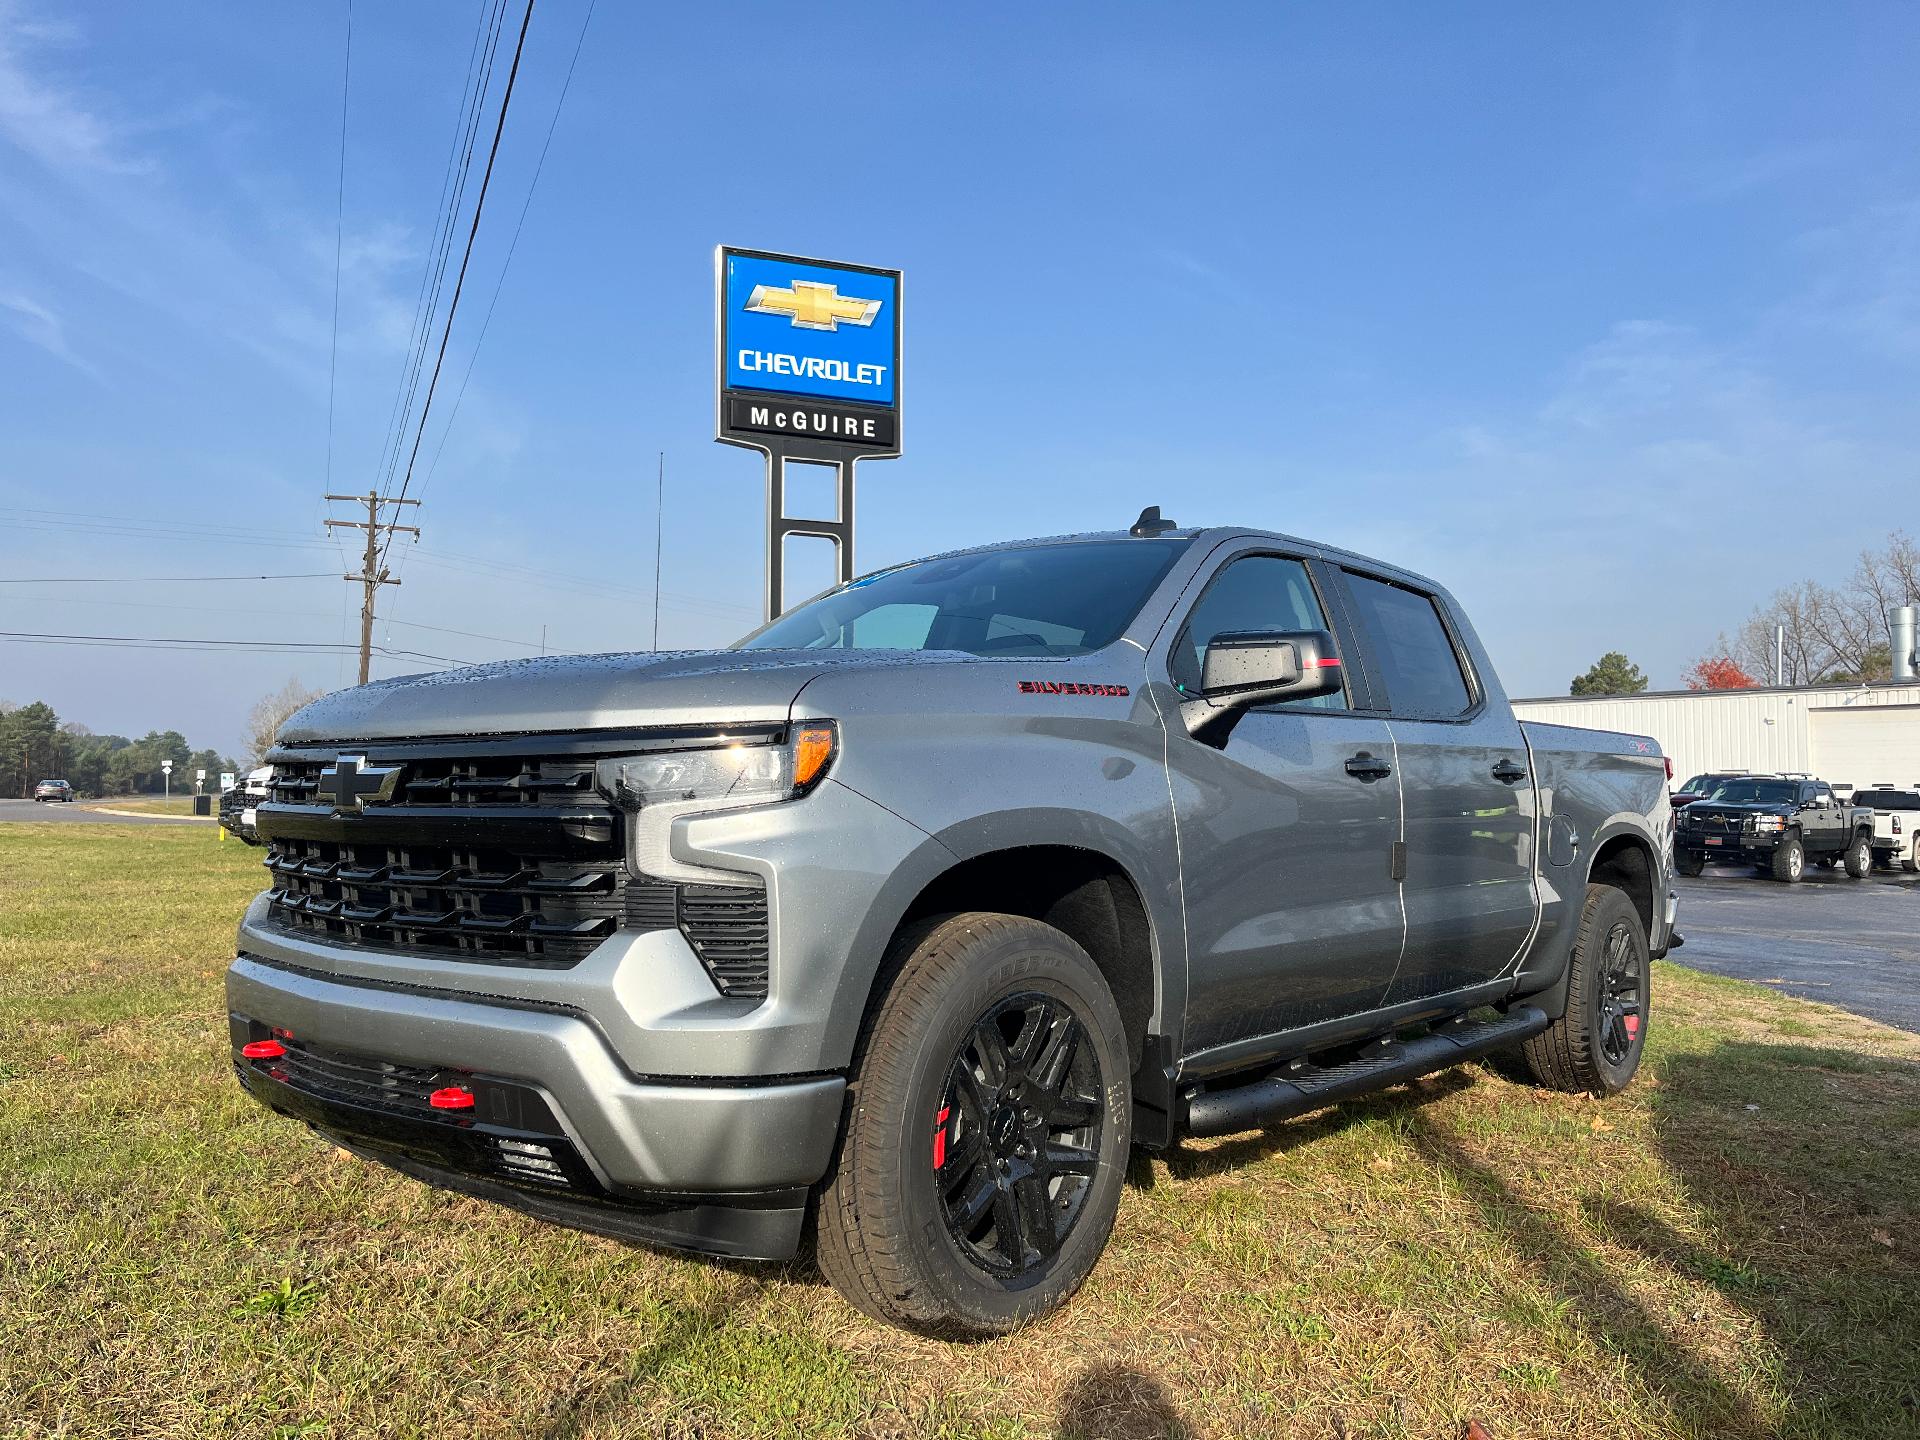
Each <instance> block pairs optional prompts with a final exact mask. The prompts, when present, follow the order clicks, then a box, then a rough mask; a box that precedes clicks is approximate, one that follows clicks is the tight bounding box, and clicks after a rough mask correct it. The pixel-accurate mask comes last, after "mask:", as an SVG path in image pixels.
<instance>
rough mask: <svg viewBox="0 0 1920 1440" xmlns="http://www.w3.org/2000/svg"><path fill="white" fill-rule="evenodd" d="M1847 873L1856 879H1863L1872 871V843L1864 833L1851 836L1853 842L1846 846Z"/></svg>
mask: <svg viewBox="0 0 1920 1440" xmlns="http://www.w3.org/2000/svg"><path fill="white" fill-rule="evenodd" d="M1846 863H1847V874H1849V875H1851V876H1852V877H1853V878H1854V879H1856V880H1864V879H1866V878H1867V877H1868V876H1869V875H1871V874H1872V873H1873V844H1872V842H1871V841H1869V840H1868V839H1867V837H1866V836H1864V835H1856V836H1854V837H1853V843H1852V844H1851V845H1849V846H1847V859H1846Z"/></svg>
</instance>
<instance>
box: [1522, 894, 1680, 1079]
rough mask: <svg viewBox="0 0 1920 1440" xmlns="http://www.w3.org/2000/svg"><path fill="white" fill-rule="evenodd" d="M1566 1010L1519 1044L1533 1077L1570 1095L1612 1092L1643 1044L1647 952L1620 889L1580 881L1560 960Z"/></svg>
mask: <svg viewBox="0 0 1920 1440" xmlns="http://www.w3.org/2000/svg"><path fill="white" fill-rule="evenodd" d="M1567 965H1568V976H1567V1008H1566V1010H1565V1012H1564V1013H1562V1015H1561V1016H1560V1018H1559V1019H1557V1020H1555V1021H1554V1022H1553V1024H1551V1025H1549V1026H1548V1027H1547V1028H1546V1029H1545V1030H1543V1031H1541V1032H1540V1033H1539V1034H1538V1035H1535V1036H1533V1037H1532V1038H1531V1039H1529V1040H1527V1041H1525V1042H1523V1044H1522V1045H1521V1051H1520V1053H1521V1056H1522V1058H1523V1059H1524V1060H1525V1062H1526V1067H1527V1071H1528V1073H1529V1074H1531V1075H1532V1076H1533V1079H1534V1082H1535V1083H1536V1084H1539V1085H1543V1086H1545V1087H1546V1088H1547V1089H1549V1090H1566V1091H1569V1092H1572V1093H1574V1094H1582V1093H1584V1094H1588V1095H1603V1096H1604V1095H1617V1094H1619V1093H1620V1092H1621V1091H1622V1090H1624V1089H1626V1088H1627V1085H1628V1084H1629V1083H1630V1082H1631V1081H1632V1079H1633V1077H1634V1074H1635V1072H1636V1071H1638V1070H1639V1068H1640V1054H1641V1051H1642V1049H1643V1048H1644V1047H1645V1045H1646V1043H1647V1016H1648V1014H1649V1010H1650V999H1651V995H1650V990H1651V985H1650V981H1651V976H1652V967H1653V962H1652V955H1651V952H1650V951H1649V949H1648V945H1647V930H1646V926H1645V924H1644V923H1643V922H1642V921H1641V919H1640V911H1639V910H1638V909H1637V908H1636V907H1635V905H1634V903H1633V900H1632V898H1631V897H1629V896H1628V894H1627V893H1626V891H1624V890H1619V889H1616V888H1615V887H1613V886H1611V885H1589V886H1587V894H1586V899H1585V900H1584V901H1583V902H1582V904H1581V906H1580V922H1579V929H1578V930H1577V931H1576V932H1575V934H1574V939H1573V954H1572V956H1571V957H1570V958H1569V959H1568V961H1567Z"/></svg>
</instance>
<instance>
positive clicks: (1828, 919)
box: [1671, 865, 1920, 1031]
mask: <svg viewBox="0 0 1920 1440" xmlns="http://www.w3.org/2000/svg"><path fill="white" fill-rule="evenodd" d="M1679 889H1680V914H1679V918H1678V920H1677V921H1676V922H1675V927H1674V928H1676V929H1677V930H1679V932H1680V933H1681V934H1682V935H1683V936H1685V937H1686V941H1687V943H1686V945H1685V946H1684V947H1682V948H1681V949H1679V950H1676V951H1674V953H1673V955H1672V957H1671V958H1672V959H1673V960H1675V961H1677V962H1678V963H1680V964H1682V965H1690V966H1692V967H1693V968H1694V969H1696V970H1705V971H1707V972H1709V973H1710V974H1714V975H1730V976H1733V977H1735V978H1737V979H1740V980H1758V981H1760V982H1761V983H1763V984H1766V985H1769V986H1771V987H1773V988H1774V989H1777V990H1781V991H1784V992H1785V993H1786V994H1789V995H1800V996H1803V997H1805V998H1806V999H1808V1000H1820V1001H1824V1002H1825V1003H1826V1004H1829V1005H1839V1006H1841V1007H1843V1008H1844V1009H1847V1010H1851V1011H1853V1012H1855V1013H1856V1014H1859V1015H1866V1016H1869V1017H1871V1018H1872V1019H1875V1020H1880V1021H1884V1022H1885V1023H1886V1024H1889V1025H1898V1026H1899V1027H1900V1028H1901V1029H1903V1030H1913V1031H1920V876H1914V875H1905V874H1900V875H1893V874H1886V873H1883V872H1880V871H1875V872H1874V875H1873V878H1871V879H1868V880H1849V879H1848V878H1847V877H1846V876H1845V875H1843V874H1840V873H1839V872H1837V871H1828V870H1810V871H1808V872H1807V876H1806V878H1805V879H1804V880H1802V881H1801V882H1800V883H1799V884H1798V885H1783V884H1781V883H1780V882H1778V881H1777V880H1771V879H1762V878H1760V877H1759V876H1758V875H1757V874H1755V872H1754V871H1752V870H1750V869H1742V868H1736V867H1733V866H1720V865H1715V866H1709V867H1708V869H1707V872H1706V874H1704V875H1702V876H1700V877H1699V878H1698V879H1696V880H1689V879H1687V878H1685V877H1684V876H1683V877H1681V879H1680V882H1679Z"/></svg>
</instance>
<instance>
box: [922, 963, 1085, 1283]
mask: <svg viewBox="0 0 1920 1440" xmlns="http://www.w3.org/2000/svg"><path fill="white" fill-rule="evenodd" d="M1104 1078H1105V1077H1103V1076H1102V1074H1101V1072H1100V1059H1099V1056H1098V1055H1097V1054H1095V1052H1094V1048H1093V1046H1091V1045H1089V1044H1087V1043H1086V1032H1085V1027H1084V1026H1083V1025H1082V1024H1081V1022H1080V1021H1079V1020H1078V1019H1077V1018H1075V1016H1074V1014H1073V1012H1072V1010H1070V1009H1069V1008H1068V1007H1067V1005H1066V1004H1065V1002H1063V1001H1062V1000H1060V999H1059V998H1057V997H1055V996H1052V995H1045V994H1040V993H1038V992H1029V993H1026V994H1020V995H1010V996H1008V997H1007V998H1006V999H1004V1000H1001V1001H999V1002H998V1003H996V1004H995V1005H994V1006H993V1007H992V1008H991V1009H989V1010H988V1011H987V1012H986V1013H985V1014H984V1015H982V1016H981V1017H980V1018H979V1019H978V1020H976V1021H975V1022H974V1025H973V1029H972V1030H971V1032H970V1033H969V1034H968V1036H967V1038H966V1040H965V1042H964V1043H963V1044H962V1045H961V1047H960V1051H959V1053H958V1054H957V1055H956V1056H954V1059H953V1064H952V1065H951V1067H950V1068H949V1070H948V1076H947V1085H946V1089H945V1091H944V1092H943V1093H942V1095H941V1098H940V1108H939V1110H938V1111H937V1112H936V1113H935V1115H934V1129H933V1169H934V1176H935V1187H936V1190H937V1193H938V1194H939V1197H940V1210H941V1215H942V1218H943V1219H944V1220H945V1222H946V1227H947V1234H948V1235H949V1236H950V1237H951V1238H952V1240H953V1242H954V1243H955V1244H956V1245H957V1246H958V1247H959V1248H960V1252H961V1253H962V1254H963V1255H964V1256H965V1257H966V1258H967V1259H968V1260H969V1261H971V1262H972V1263H973V1264H975V1265H977V1266H979V1267H980V1268H981V1269H982V1270H985V1271H986V1272H988V1273H989V1274H991V1275H994V1276H996V1277H998V1278H1000V1279H1003V1280H1005V1279H1015V1278H1018V1277H1020V1276H1022V1275H1025V1274H1026V1273H1027V1272H1028V1271H1031V1270H1034V1269H1036V1268H1037V1267H1040V1266H1042V1265H1044V1264H1046V1263H1047V1261H1048V1260H1050V1259H1051V1258H1052V1257H1053V1256H1054V1255H1055V1254H1056V1253H1057V1252H1058V1251H1059V1249H1060V1247H1061V1245H1062V1244H1063V1243H1064V1242H1065V1241H1066V1238H1067V1236H1068V1234H1069V1232H1071V1231H1072V1229H1073V1227H1074V1224H1075V1222H1076V1221H1078V1220H1079V1218H1080V1213H1081V1210H1082V1208H1083V1207H1084V1205H1085V1202H1086V1198H1087V1192H1088V1189H1089V1187H1090V1186H1091V1185H1092V1182H1093V1175H1094V1172H1095V1170H1096V1169H1097V1168H1098V1167H1099V1163H1100V1140H1101V1136H1100V1131H1101V1118H1102V1113H1101V1103H1100V1095H1101V1093H1102V1090H1103V1088H1104V1085H1103V1082H1104Z"/></svg>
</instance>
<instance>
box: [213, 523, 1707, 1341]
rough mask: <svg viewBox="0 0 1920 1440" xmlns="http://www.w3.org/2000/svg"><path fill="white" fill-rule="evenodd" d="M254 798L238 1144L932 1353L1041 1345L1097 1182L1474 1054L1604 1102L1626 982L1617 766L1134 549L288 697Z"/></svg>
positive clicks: (1426, 605)
mask: <svg viewBox="0 0 1920 1440" xmlns="http://www.w3.org/2000/svg"><path fill="white" fill-rule="evenodd" d="M270 760H271V764H272V769H273V773H272V776H271V779H270V782H269V792H270V793H269V795H268V796H267V798H266V799H264V800H263V801H262V803H261V804H260V806H259V809H258V815H257V824H258V828H259V832H260V835H261V837H262V838H263V839H264V841H265V842H266V860H265V864H266V867H267V869H268V871H269V873H270V876H271V888H270V889H268V890H267V891H266V892H265V893H264V894H262V895H260V896H259V897H258V898H257V899H256V900H255V901H254V902H253V903H252V905H251V906H250V907H249V909H248V910H247V912H246V916H245V918H244V920H243V921H242V923H241V925H240V930H239V940H238V952H239V953H238V957H237V958H236V959H235V961H234V963H233V966H232V968H231V969H230V971H229V972H228V976H227V1004H228V1009H229V1012H230V1023H231V1038H232V1056H233V1062H234V1065H235V1067H236V1070H237V1072H238V1076H239V1080H240V1083H241V1084H242V1085H244V1086H245V1087H246V1089H247V1090H248V1091H250V1092H251V1093H252V1094H253V1095H254V1096H255V1097H256V1098H257V1099H258V1100H260V1101H261V1102H263V1103H264V1104H266V1105H267V1106H269V1107H271V1108H272V1109H274V1110H276V1111H279V1112H281V1113H283V1114H285V1115H288V1116H291V1117H293V1118H296V1119H298V1120H301V1121H304V1122H305V1123H306V1124H308V1125H309V1126H311V1127H312V1128H313V1129H314V1130H316V1131H318V1132H319V1133H320V1134H321V1135H322V1136H324V1137H325V1138H326V1139H327V1140H329V1141H331V1142H333V1143H335V1144H337V1145H340V1146H343V1147H345V1148H346V1149H348V1150H351V1151H353V1152H356V1153H358V1154H359V1155H361V1156H364V1157H366V1158H368V1159H371V1160H375V1161H378V1162H380V1163H382V1164H385V1165H388V1166H391V1167H392V1168H394V1169H396V1170H398V1171H401V1172H403V1173H405V1174H407V1175H410V1176H413V1177H416V1178H417V1179H420V1180H422V1181H425V1182H427V1183H429V1184H432V1185H436V1186H440V1187H444V1188H446V1189H449V1190H453V1191H458V1192H462V1193H465V1194H467V1195H472V1196H480V1197H485V1198H487V1199H490V1200H493V1201H498V1202H500V1203H503V1204H505V1205H508V1206H513V1207H516V1208H518V1209H520V1210H522V1211H525V1212H528V1213H530V1214H532V1215H535V1216H538V1217H541V1218H544V1219H546V1220H550V1221H555V1222H559V1223H562V1224H567V1225H572V1226H576V1227H580V1228H584V1229H587V1230H592V1231H597V1232H600V1233H603V1234H607V1235H612V1236H616V1237H622V1238H625V1239H629V1240H634V1241H640V1242H644V1243H650V1244H657V1245H664V1246H671V1247H679V1248H683V1249H690V1250H695V1251H704V1252H708V1253H713V1254H719V1255H727V1256H736V1257H748V1258H763V1259H781V1258H785V1257H789V1256H792V1255H794V1254H795V1253H796V1252H798V1251H800V1250H802V1249H803V1247H810V1248H811V1249H812V1250H813V1252H814V1253H815V1254H816V1255H817V1259H818V1263H819V1265H820V1268H821V1269H822V1271H823V1272H824V1273H825V1275H826V1276H827V1277H828V1278H829V1279H830V1280H831V1281H832V1282H833V1283H834V1284H835V1285H836V1286H837V1287H838V1288H839V1289H840V1291H841V1292H842V1293H843V1294H844V1295H845V1296H846V1298H847V1299H848V1300H849V1301H851V1302H852V1303H853V1304H855V1305H856V1306H858V1307H860V1308H861V1309H863V1310H865V1311H867V1312H868V1313H870V1314H872V1315H874V1316H876V1317H879V1318H881V1319H883V1320H886V1321H890V1322H893V1323H897V1324H901V1325H905V1326H908V1327H911V1328H915V1329H918V1330H921V1331H923V1332H926V1333H932V1334H940V1335H949V1336H980V1335H990V1334H998V1333H1002V1332H1004V1331H1007V1330H1009V1329H1011V1328H1013V1327H1014V1326H1016V1325H1018V1324H1020V1323H1022V1322H1024V1321H1026V1320H1029V1319H1031V1318H1033V1317H1034V1316H1037V1315H1040V1314H1042V1313H1045V1312H1046V1311H1048V1310H1050V1309H1051V1308H1053V1307H1055V1306H1057V1305H1059V1304H1061V1303H1063V1302H1064V1301H1065V1300H1066V1299H1067V1297H1068V1296H1070V1295H1071V1294H1072V1293H1073V1291H1074V1290H1075V1289H1076V1287H1078V1286H1079V1285H1080V1283H1081V1281H1082V1280H1083V1279H1084V1278H1085V1277H1086V1275H1087V1273H1088V1272H1089V1270H1090V1269H1091V1268H1092V1266H1093V1264H1094V1262H1095V1260H1096V1259H1097V1257H1098V1256H1099V1254H1100V1252H1101V1250H1102V1249H1103V1247H1104V1246H1105V1244H1106V1242H1107V1238H1108V1235H1109V1232H1110V1230H1111V1228H1112V1226H1113V1223H1114V1216H1115V1211H1116V1208H1117V1206H1118V1203H1119V1198H1120V1191H1121V1186H1122V1182H1123V1177H1124V1175H1125V1172H1126V1169H1127V1163H1128V1156H1129V1153H1130V1151H1131V1150H1132V1148H1133V1147H1135V1146H1143V1147H1147V1148H1149V1149H1155V1148H1161V1147H1167V1146H1172V1145H1175V1144H1176V1143H1178V1142H1179V1140H1180V1139H1181V1137H1182V1136H1215V1135H1225V1134H1233V1133H1238V1132H1242V1131H1246V1130H1249V1129H1254V1128H1257V1127H1261V1126H1266V1125H1270V1124H1273V1123H1274V1122H1276V1121H1279V1120H1281V1119H1283V1118H1285V1117H1288V1116H1291V1115H1295V1114H1299V1113H1302V1112H1305V1111H1309V1110H1313V1109H1317V1108H1320V1107H1323V1106H1326V1105H1330V1104H1332V1103H1335V1102H1337V1101H1340V1100H1343V1099H1346V1098H1348V1097H1351V1096H1354V1095H1357V1094H1359V1093H1361V1092H1363V1091H1367V1090H1370V1089H1374V1088H1377V1087H1380V1086H1384V1085H1389V1084H1392V1083H1395V1082H1399V1081H1404V1080H1408V1079H1410V1078H1412V1077H1415V1076H1418V1075H1421V1074H1423V1073H1427V1072H1430V1071H1433V1070H1436V1069H1440V1068H1443V1067H1446V1066H1450V1065H1453V1064H1455V1063H1458V1062H1460V1061H1463V1060H1466V1059H1469V1058H1472V1057H1475V1056H1480V1055H1486V1054H1489V1053H1491V1052H1494V1051H1506V1052H1510V1059H1511V1062H1512V1063H1513V1064H1515V1065H1521V1066H1524V1067H1525V1069H1526V1070H1527V1071H1529V1072H1530V1073H1531V1075H1532V1077H1533V1079H1534V1080H1535V1081H1537V1082H1538V1083H1539V1084H1540V1085H1543V1086H1547V1087H1552V1088H1555V1089H1561V1090H1569V1091H1580V1092H1589V1093H1592V1094H1595V1095H1608V1094H1611V1093H1613V1092H1616V1091H1618V1090H1619V1089H1621V1087H1623V1086H1625V1085H1626V1084H1627V1083H1628V1082H1629V1080H1630V1079H1631V1078H1632V1077H1633V1075H1634V1073H1635V1070H1636V1068H1637V1066H1638V1065H1639V1061H1640V1056H1641V1049H1642V1046H1643V1045H1644V1044H1645V1043H1646V1038H1647V1019H1648V972H1649V962H1650V957H1653V956H1658V955H1661V954H1664V953H1665V952H1666V950H1667V949H1668V947H1669V945H1671V944H1678V943H1679V942H1678V937H1676V936H1674V935H1673V934H1672V929H1671V927H1672V922H1673V911H1674V899H1673V894H1672V891H1671V889H1670V875H1669V855H1670V841H1671V829H1670V827H1671V823H1672V822H1671V818H1670V807H1669V805H1668V801H1667V782H1668V780H1669V778H1670V776H1669V773H1668V769H1667V765H1666V762H1665V761H1664V759H1663V757H1662V756H1661V754H1660V752H1659V750H1658V748H1657V747H1656V746H1655V744H1654V743H1653V742H1652V741H1650V740H1647V739H1644V738H1642V737H1638V736H1629V735H1616V734H1607V733H1601V732H1596V731H1589V730H1578V729H1570V728H1567V727H1564V726H1559V725H1545V724H1534V723H1522V722H1520V721H1518V720H1517V719H1516V718H1515V717H1514V714H1513V711H1512V709H1511V708H1510V707H1509V705H1508V702H1507V698H1506V695H1505V693H1504V692H1503V691H1502V689H1501V686H1500V681H1499V679H1498V678H1497V677H1496V676H1495V674H1494V669H1493V665H1492V664H1491V662H1490V661H1489V660H1488V658H1487V654H1486V652H1485V650H1484V649H1483V648H1482V647H1481V644H1480V642H1479V640H1478V639H1476V638H1475V635H1474V632H1473V629H1472V627H1471V626H1470V625H1469V624H1468V623H1467V619H1466V617H1465V615H1463V614H1462V613H1461V611H1460V608H1459V606H1458V605H1456V604H1455V602H1454V601H1453V599H1452V597H1451V596H1449V595H1448V593H1447V592H1446V591H1445V590H1443V589H1442V588H1441V587H1440V586H1438V585H1436V584H1434V583H1433V582H1432V581H1429V580H1425V579H1422V578H1421V577H1420V576H1418V575H1413V574H1409V573H1408V572H1406V571H1404V570H1400V569H1396V568H1395V567H1393V566H1390V565H1385V564H1382V563H1380V562H1378V561H1374V560H1369V559H1365V558H1363V557H1361V556H1359V555H1354V554H1349V553H1347V552H1345V551H1342V550H1336V549H1332V548H1329V547H1327V546H1324V545H1317V544H1311V543H1308V542H1307V541H1303V540H1297V539H1292V538H1289V537H1287V536H1284V535H1275V534H1266V533H1261V532H1256V531H1250V530H1239V529H1203V530H1193V529H1179V528H1175V527H1174V526H1173V525H1172V524H1171V522H1168V521H1165V520H1161V519H1160V518H1159V517H1158V512H1157V511H1149V512H1147V513H1146V514H1144V515H1143V516H1142V517H1141V519H1140V521H1138V522H1136V524H1135V525H1134V527H1133V528H1132V529H1131V530H1129V531H1122V532H1115V533H1106V534H1090V535H1078V536H1072V537H1066V538H1056V539H1048V540H1034V541H1024V542H1019V543H1013V544H1004V545H997V546H991V547H987V548H982V549H974V550H967V551H962V552H958V553H953V554H947V555H941V556H938V557H935V558H933V559H927V560H920V561H916V562H913V563H910V564H903V565H898V566H895V567H893V568H890V569H886V570H882V571H879V572H877V573H874V574H871V575H867V576H865V577H864V578H861V579H857V580H854V581H852V582H851V583H849V584H846V585H843V586H840V587H838V588H836V589H833V590H831V591H828V592H826V593H825V594H823V595H821V596H819V597H817V598H815V599H814V600H812V601H810V602H808V603H806V604H803V605H801V606H799V607H798V608H796V609H794V610H792V611H791V612H789V613H787V614H785V615H783V616H781V617H780V618H779V619H777V620H776V621H774V622H773V623H772V624H770V625H768V626H767V627H765V628H764V629H761V630H760V631H758V632H756V633H755V634H752V635H750V636H748V637H747V638H746V639H744V640H742V641H740V642H739V643H738V644H737V645H735V646H734V647H733V648H731V649H729V650H724V651H718V652H711V653H679V654H627V655H602V656H591V657H566V658H545V659H535V660H526V661H514V662H507V663H499V664H491V665H482V666H476V667H474V668H470V669H460V670H452V671H447V672H445V673H439V674H431V675H420V676H413V677H408V678H401V679H394V680H387V681H382V682H380V683H377V684H372V685H366V686H361V687H358V688H355V689H350V690H345V691H341V692H339V693H336V694H333V695H330V696H327V697H326V698H324V699H321V700H318V701H315V702H314V703H313V704H311V705H309V706H308V707H307V708H306V709H304V710H302V711H300V712H299V713H298V714H296V715H294V716H293V717H292V718H291V719H290V720H289V721H288V722H287V724H286V725H285V727H284V728H283V729H282V731H281V732H280V735H279V737H278V747H277V748H276V749H275V750H274V751H273V753H272V755H271V757H270Z"/></svg>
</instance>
